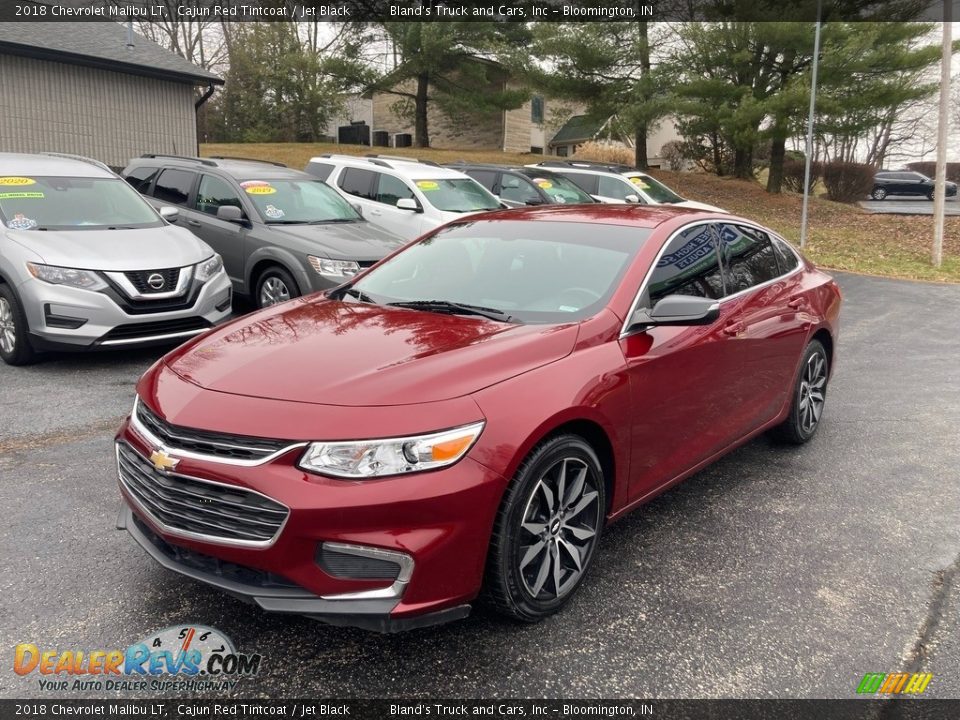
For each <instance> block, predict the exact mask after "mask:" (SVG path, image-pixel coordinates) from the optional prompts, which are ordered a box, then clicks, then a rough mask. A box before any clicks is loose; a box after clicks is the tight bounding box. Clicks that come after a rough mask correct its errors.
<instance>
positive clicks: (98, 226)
mask: <svg viewBox="0 0 960 720" xmlns="http://www.w3.org/2000/svg"><path fill="white" fill-rule="evenodd" d="M0 220H2V221H3V224H4V225H5V226H6V227H8V228H10V229H11V230H102V229H105V228H111V229H121V228H122V229H126V228H145V227H160V226H162V225H163V220H161V219H160V217H159V216H158V215H157V213H156V212H155V211H154V210H153V208H151V207H150V205H149V204H147V202H146V201H145V200H144V199H143V198H142V197H140V195H139V194H138V193H137V192H136V190H134V189H133V188H131V187H130V186H129V185H128V184H127V183H126V182H124V181H123V180H120V179H119V178H109V177H108V178H85V177H36V176H17V177H12V176H5V177H0Z"/></svg>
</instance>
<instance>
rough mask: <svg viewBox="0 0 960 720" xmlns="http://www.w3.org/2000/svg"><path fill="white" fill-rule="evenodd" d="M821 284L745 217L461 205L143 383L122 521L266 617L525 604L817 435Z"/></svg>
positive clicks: (567, 590)
mask: <svg viewBox="0 0 960 720" xmlns="http://www.w3.org/2000/svg"><path fill="white" fill-rule="evenodd" d="M840 304H841V300H840V293H839V291H838V289H837V286H836V284H835V283H834V282H833V280H832V279H831V278H830V277H829V276H828V275H825V274H824V273H822V272H820V271H819V270H817V269H816V268H815V267H813V266H812V265H811V264H810V263H809V262H807V261H806V260H805V259H803V258H802V257H801V256H800V255H799V254H797V252H796V251H794V250H793V249H792V248H791V247H790V246H789V245H788V244H787V243H786V242H784V241H783V240H782V239H780V238H778V237H777V236H776V235H774V234H773V233H772V232H770V231H769V230H766V229H764V228H762V227H760V226H758V225H756V224H755V223H752V222H750V221H748V220H745V219H741V218H737V217H733V216H730V215H722V214H713V213H704V212H697V211H690V210H682V209H674V208H660V207H635V206H627V205H621V206H611V205H596V206H590V205H583V206H576V207H559V206H554V207H541V208H528V209H517V210H508V211H499V212H494V213H490V214H485V215H483V216H479V217H468V218H464V219H463V220H461V221H458V222H455V223H452V224H450V225H447V226H445V227H442V228H440V229H439V230H437V231H434V232H433V233H431V234H429V235H427V236H424V237H423V238H421V239H419V240H417V241H415V242H413V243H411V244H410V245H407V246H406V247H404V248H403V249H401V250H399V251H398V252H396V253H394V254H392V255H391V256H389V257H387V258H386V259H384V260H383V261H381V262H380V263H378V264H377V265H375V266H374V267H373V268H371V269H369V270H367V271H365V272H363V273H361V274H360V275H358V276H357V277H356V278H353V279H351V280H350V281H349V282H348V283H346V284H344V285H341V286H340V287H338V288H336V289H334V290H331V291H328V292H327V293H326V294H325V295H314V296H312V297H307V298H298V299H295V300H292V301H290V302H287V303H283V304H280V305H277V306H275V307H272V308H268V309H266V310H263V311H261V312H259V313H256V314H253V315H250V316H248V317H244V318H240V319H238V320H235V321H233V322H232V323H230V324H227V325H224V326H221V327H219V328H216V329H214V330H212V331H210V332H209V333H207V334H206V335H204V336H202V337H200V338H196V339H193V340H191V341H189V342H188V343H187V344H186V345H184V346H182V347H180V348H179V349H177V350H175V351H174V352H172V353H171V354H169V355H167V356H166V357H165V358H163V359H162V360H161V361H159V362H158V363H156V364H155V365H154V366H153V367H152V368H151V369H150V370H148V371H147V373H146V374H145V375H144V376H143V378H142V379H141V380H140V382H139V385H138V387H137V400H136V403H135V406H134V409H133V412H132V414H131V417H130V418H129V419H128V420H127V421H126V422H125V423H124V424H123V427H122V428H121V430H120V432H119V434H118V436H117V443H116V456H117V464H118V470H119V478H120V488H121V492H122V495H123V498H124V500H125V504H124V509H123V511H122V513H121V518H120V521H119V522H120V525H121V526H125V527H126V528H127V529H128V531H129V532H130V533H131V534H132V535H133V537H134V538H135V539H136V540H137V542H138V543H139V544H140V545H141V546H142V547H143V548H144V549H145V550H146V551H147V552H148V553H149V554H150V555H152V556H153V557H154V558H155V559H156V560H157V561H159V562H160V563H161V564H162V565H164V566H166V567H168V568H170V569H172V570H175V571H178V572H180V573H183V574H185V575H188V576H191V577H193V578H196V579H198V580H201V581H203V582H206V583H209V584H210V585H214V586H217V587H219V588H221V589H223V590H226V591H228V592H229V593H231V594H234V595H238V596H241V597H245V598H247V599H250V600H252V601H254V602H256V603H257V604H259V605H260V606H261V607H262V608H264V609H266V610H270V611H278V612H292V613H299V614H304V615H309V616H312V617H315V618H317V619H320V620H324V621H327V622H331V623H336V624H349V625H359V626H364V627H370V628H375V629H379V630H385V631H389V630H397V629H402V628H409V627H417V626H424V625H429V624H432V623H437V622H442V621H446V620H452V619H456V618H460V617H463V616H465V615H466V614H467V613H468V612H469V609H470V606H469V603H470V602H471V601H473V600H474V599H475V598H476V597H477V596H478V594H479V593H480V592H481V589H482V590H483V591H484V592H485V595H486V597H487V598H488V599H489V602H490V603H491V604H492V605H493V606H494V607H495V608H497V609H498V610H499V611H501V612H502V613H505V614H506V615H508V616H511V617H514V618H517V619H520V620H523V621H536V620H539V619H541V618H543V617H545V616H547V615H549V614H551V613H553V612H555V611H556V610H558V609H559V608H560V607H562V606H563V605H564V603H566V602H567V601H568V600H569V599H570V597H571V596H572V595H573V593H574V591H575V590H576V589H577V587H578V586H579V585H580V584H581V583H582V582H583V580H584V577H585V575H586V573H587V571H588V569H589V568H590V566H591V563H592V562H593V560H594V554H595V552H594V551H595V549H596V547H597V541H598V540H599V538H600V534H601V532H602V531H603V529H604V526H605V525H606V524H608V523H609V522H610V521H612V520H615V519H617V518H619V517H620V516H622V515H624V514H625V513H627V512H628V511H630V510H631V509H633V508H635V507H637V506H638V505H640V504H641V503H643V502H645V501H647V500H649V499H650V498H652V497H653V496H655V495H657V494H658V493H661V492H663V491H664V490H665V489H666V488H668V487H670V486H671V485H673V484H675V483H677V482H679V481H680V480H682V479H684V478H685V477H687V476H689V475H691V474H692V473H694V472H696V471H697V470H699V469H700V468H703V467H704V466H706V465H707V464H709V463H710V462H711V461H713V460H715V459H717V458H718V457H720V456H721V455H723V454H725V453H727V452H729V451H730V450H731V449H733V448H735V447H737V446H738V445H741V444H743V443H744V442H746V441H747V440H749V439H750V438H752V437H754V436H756V435H757V434H759V433H761V432H764V431H767V430H772V431H774V432H776V433H777V434H778V435H780V436H781V437H782V438H784V439H785V440H787V441H790V442H793V443H802V442H805V441H807V440H809V439H810V438H811V437H812V436H813V435H814V433H815V432H816V431H817V428H818V425H819V423H820V419H821V414H822V412H823V407H824V400H825V396H826V389H827V383H828V381H829V379H830V375H831V371H832V368H833V362H834V347H835V343H836V340H837V332H838V316H839V311H840Z"/></svg>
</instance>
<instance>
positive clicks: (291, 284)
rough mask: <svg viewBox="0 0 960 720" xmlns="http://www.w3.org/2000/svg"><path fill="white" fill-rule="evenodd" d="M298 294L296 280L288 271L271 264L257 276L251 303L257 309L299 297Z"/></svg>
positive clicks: (298, 289)
mask: <svg viewBox="0 0 960 720" xmlns="http://www.w3.org/2000/svg"><path fill="white" fill-rule="evenodd" d="M281 288H283V289H281ZM300 294H301V293H300V288H299V286H298V285H297V281H296V280H294V279H293V277H292V276H291V275H290V273H288V272H287V271H286V270H284V269H283V268H282V267H280V266H279V265H271V266H270V267H268V268H267V269H266V270H264V271H263V272H262V273H260V277H258V278H257V288H256V292H255V293H254V295H253V304H254V305H255V306H256V307H257V309H260V308H265V307H270V306H271V305H276V304H278V303H281V302H286V301H287V300H291V299H293V298H295V297H300ZM271 300H272V301H271Z"/></svg>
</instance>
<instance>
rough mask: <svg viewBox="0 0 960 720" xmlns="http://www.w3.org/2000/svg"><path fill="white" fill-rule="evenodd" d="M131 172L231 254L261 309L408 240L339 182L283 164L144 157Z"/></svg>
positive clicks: (337, 277)
mask: <svg viewBox="0 0 960 720" xmlns="http://www.w3.org/2000/svg"><path fill="white" fill-rule="evenodd" d="M123 177H124V178H125V179H126V181H127V182H128V183H130V185H132V186H133V187H134V188H135V189H136V190H137V191H139V192H140V193H141V194H143V195H144V196H145V197H146V198H147V199H148V200H149V201H150V202H151V203H152V204H153V205H154V206H155V207H160V206H167V205H175V206H177V207H178V208H179V209H180V215H179V219H178V220H177V224H178V225H181V226H182V227H185V228H187V229H189V230H191V231H193V233H194V234H196V235H197V236H198V237H200V238H201V239H202V240H204V241H205V242H207V243H208V244H209V245H210V246H211V247H212V248H213V249H214V250H216V251H217V252H218V253H220V255H221V256H222V257H223V265H224V268H225V269H226V271H227V275H228V276H229V277H230V280H231V281H232V282H233V287H234V290H235V291H236V292H237V293H240V294H241V295H246V296H249V297H250V298H251V299H252V301H253V303H254V304H255V305H256V306H257V307H258V308H260V307H266V306H268V305H274V304H276V303H278V302H283V301H284V300H289V299H290V298H294V297H298V296H299V295H305V294H307V293H311V292H316V291H319V290H325V289H327V288H331V287H334V286H336V285H339V284H340V283H342V282H343V281H344V279H345V278H348V277H352V276H353V275H356V274H357V273H358V272H359V271H360V270H361V269H363V268H366V267H369V266H370V265H372V264H373V263H375V262H376V261H378V260H380V259H381V258H383V257H384V256H385V255H387V254H389V253H390V252H392V251H393V250H394V249H396V248H398V247H399V246H400V245H401V244H402V242H403V241H402V240H401V239H400V238H399V237H397V236H396V235H393V234H392V233H389V232H387V231H385V230H382V229H380V228H378V227H376V226H375V225H372V224H370V223H369V222H367V221H366V220H364V219H363V217H362V216H361V215H360V213H359V212H358V211H357V210H356V209H355V208H354V207H353V206H352V205H351V204H350V203H349V202H348V201H347V200H346V199H345V198H344V197H343V196H342V195H340V194H339V193H338V192H337V191H336V190H334V189H333V188H331V187H330V186H329V185H327V184H326V183H323V182H321V181H320V180H318V179H317V178H315V177H313V176H311V175H308V174H307V173H304V172H300V171H299V170H292V169H290V168H288V167H286V166H285V165H281V164H279V163H270V162H265V161H259V160H247V159H240V158H224V157H217V158H194V157H178V156H170V155H144V156H142V157H139V158H136V159H134V160H131V161H130V164H129V165H127V167H126V168H125V169H124V171H123Z"/></svg>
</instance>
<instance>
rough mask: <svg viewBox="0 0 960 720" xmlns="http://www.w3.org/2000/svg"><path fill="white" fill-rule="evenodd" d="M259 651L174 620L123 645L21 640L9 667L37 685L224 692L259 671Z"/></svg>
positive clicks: (212, 630) (56, 689)
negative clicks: (84, 646) (56, 645)
mask: <svg viewBox="0 0 960 720" xmlns="http://www.w3.org/2000/svg"><path fill="white" fill-rule="evenodd" d="M260 660H261V656H260V655H256V654H244V653H238V652H237V650H236V648H235V647H234V645H233V642H232V641H231V640H230V638H228V637H227V636H226V635H224V634H223V633H221V632H220V631H219V630H216V629H215V628H210V627H205V626H203V625H174V626H171V627H168V628H164V629H163V630H161V631H159V632H156V633H152V634H151V635H148V636H147V637H146V638H144V639H143V640H141V641H140V642H137V643H134V644H133V645H130V646H129V647H127V648H126V649H125V650H75V649H70V650H59V649H56V650H49V649H42V648H40V647H38V646H37V645H35V644H33V643H21V644H19V645H17V647H16V649H15V651H14V659H13V671H14V672H15V673H17V675H24V676H29V675H36V676H38V677H37V683H38V685H39V688H40V689H41V690H46V691H51V692H62V691H70V690H86V691H121V692H123V691H141V690H142V691H151V692H157V691H185V690H189V691H202V690H213V691H224V690H232V689H233V688H234V687H236V685H237V683H238V682H239V679H240V678H242V677H252V676H254V675H256V674H257V673H258V672H259V670H260Z"/></svg>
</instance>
